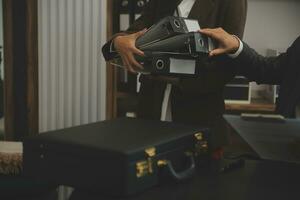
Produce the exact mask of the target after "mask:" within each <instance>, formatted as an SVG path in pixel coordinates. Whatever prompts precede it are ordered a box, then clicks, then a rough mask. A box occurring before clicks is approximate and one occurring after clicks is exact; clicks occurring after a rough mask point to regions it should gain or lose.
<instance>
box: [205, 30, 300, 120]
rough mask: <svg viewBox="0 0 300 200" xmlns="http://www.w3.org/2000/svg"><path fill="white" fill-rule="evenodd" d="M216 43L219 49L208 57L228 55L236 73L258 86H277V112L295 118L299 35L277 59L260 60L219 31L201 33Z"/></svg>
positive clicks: (299, 95) (299, 83)
mask: <svg viewBox="0 0 300 200" xmlns="http://www.w3.org/2000/svg"><path fill="white" fill-rule="evenodd" d="M201 32H202V33H203V34H206V35H208V36H210V37H212V38H214V39H215V40H216V41H218V42H219V48H217V49H216V50H214V51H212V52H210V56H212V57H213V56H219V55H222V54H231V57H232V58H233V59H232V60H231V61H230V62H231V66H234V68H235V69H234V70H235V71H236V73H237V74H239V75H242V76H245V77H247V78H248V79H249V80H251V81H256V82H257V83H259V84H271V85H280V92H279V98H278V101H277V102H276V103H277V106H276V109H277V112H278V113H279V114H281V115H283V116H285V117H287V118H294V117H296V114H297V112H298V116H299V108H300V107H299V106H300V36H299V37H298V38H297V39H296V40H295V42H294V43H293V44H292V45H291V46H290V47H289V48H288V50H287V51H286V52H285V53H283V54H281V55H279V56H277V57H263V56H261V55H259V54H258V53H257V52H256V51H255V50H253V49H251V48H250V47H249V46H248V45H247V44H246V43H245V42H242V41H241V40H240V39H239V38H238V37H236V36H232V35H231V34H229V33H227V32H226V31H224V30H223V29H222V28H219V29H204V30H201Z"/></svg>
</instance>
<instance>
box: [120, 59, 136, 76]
mask: <svg viewBox="0 0 300 200" xmlns="http://www.w3.org/2000/svg"><path fill="white" fill-rule="evenodd" d="M122 59H123V61H124V65H125V67H126V69H127V70H128V71H129V72H131V73H135V71H134V69H133V68H132V66H131V65H130V63H129V60H128V59H127V57H126V56H123V58H122Z"/></svg>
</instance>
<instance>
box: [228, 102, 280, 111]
mask: <svg viewBox="0 0 300 200" xmlns="http://www.w3.org/2000/svg"><path fill="white" fill-rule="evenodd" d="M225 109H226V112H227V113H232V112H235V113H242V112H247V113H253V112H255V113H274V112H275V109H276V106H275V104H272V103H270V102H267V101H265V100H260V99H253V100H251V103H250V104H237V103H226V104H225Z"/></svg>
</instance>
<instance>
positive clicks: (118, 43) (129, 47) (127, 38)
mask: <svg viewBox="0 0 300 200" xmlns="http://www.w3.org/2000/svg"><path fill="white" fill-rule="evenodd" d="M145 32H146V29H144V30H142V31H139V32H137V33H134V34H129V35H123V36H117V37H116V38H115V39H114V41H113V43H114V47H115V49H116V50H117V52H118V53H119V54H120V56H121V58H122V61H123V63H124V65H125V67H126V69H127V70H128V71H130V72H132V73H136V68H139V69H143V66H142V65H141V64H140V63H138V62H137V61H136V59H135V58H134V55H135V54H136V55H140V56H144V52H142V51H141V50H139V49H138V48H136V46H135V42H136V40H137V38H138V37H140V36H142V35H143V34H144V33H145Z"/></svg>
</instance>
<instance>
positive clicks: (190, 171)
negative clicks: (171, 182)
mask: <svg viewBox="0 0 300 200" xmlns="http://www.w3.org/2000/svg"><path fill="white" fill-rule="evenodd" d="M187 156H188V157H189V160H190V165H189V167H188V168H187V169H186V170H183V171H181V172H176V170H175V169H174V167H173V164H172V162H171V161H170V160H163V161H161V164H162V165H164V166H165V167H166V168H167V170H168V171H169V173H170V175H171V176H172V177H173V178H174V179H175V180H177V181H184V180H186V179H189V178H192V177H193V176H194V174H195V172H196V163H195V158H194V155H192V154H187Z"/></svg>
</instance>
